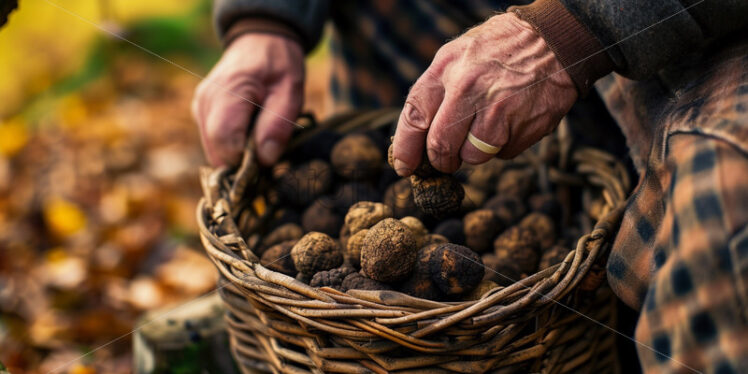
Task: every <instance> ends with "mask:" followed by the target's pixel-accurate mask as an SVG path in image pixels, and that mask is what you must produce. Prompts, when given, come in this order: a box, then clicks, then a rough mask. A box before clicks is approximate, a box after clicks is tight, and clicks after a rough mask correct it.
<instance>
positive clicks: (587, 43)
mask: <svg viewBox="0 0 748 374" xmlns="http://www.w3.org/2000/svg"><path fill="white" fill-rule="evenodd" d="M509 11H511V12H514V13H515V14H516V15H517V17H519V18H520V19H522V20H524V21H526V22H528V23H529V24H531V25H532V26H533V27H535V30H536V31H537V32H538V33H539V34H540V36H542V37H543V39H545V41H546V43H548V46H549V47H550V48H551V50H552V51H553V53H555V54H556V57H557V58H558V60H559V62H561V65H562V66H563V67H564V68H565V69H566V72H567V73H569V76H571V79H572V80H573V81H574V84H575V85H576V87H577V90H578V91H579V95H580V96H585V95H587V92H589V90H590V87H592V85H593V84H594V83H595V81H596V80H598V79H600V78H601V77H603V76H605V75H607V74H608V73H610V72H611V71H613V67H614V66H613V61H611V59H610V57H608V54H607V53H606V52H605V51H604V50H603V46H602V44H600V42H599V41H598V40H597V38H595V37H594V36H593V35H592V33H590V31H589V30H588V29H587V27H585V26H584V25H583V24H582V23H581V22H579V21H578V20H577V19H576V18H574V15H572V14H571V13H570V12H569V11H568V10H567V9H566V8H565V7H564V6H563V4H561V2H560V1H559V0H536V1H535V2H533V3H532V4H529V5H524V6H518V7H511V8H509Z"/></svg>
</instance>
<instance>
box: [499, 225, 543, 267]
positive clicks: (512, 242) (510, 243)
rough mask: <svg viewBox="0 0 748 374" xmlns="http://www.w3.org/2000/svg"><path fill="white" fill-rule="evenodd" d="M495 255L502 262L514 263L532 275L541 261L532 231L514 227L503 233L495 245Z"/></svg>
mask: <svg viewBox="0 0 748 374" xmlns="http://www.w3.org/2000/svg"><path fill="white" fill-rule="evenodd" d="M493 247H494V253H496V256H497V257H499V259H500V260H501V261H505V262H507V263H513V264H515V265H516V266H517V268H518V269H519V270H520V271H521V272H523V273H525V274H532V273H533V272H535V269H537V267H538V260H539V259H540V258H539V257H540V256H539V254H538V250H537V243H536V241H535V238H534V235H533V233H532V231H530V230H528V229H525V228H522V227H519V226H513V227H510V228H508V229H507V230H506V231H504V232H503V233H501V235H499V236H498V237H497V238H496V240H495V241H494V243H493Z"/></svg>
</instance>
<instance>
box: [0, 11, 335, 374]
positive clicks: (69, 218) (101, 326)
mask: <svg viewBox="0 0 748 374" xmlns="http://www.w3.org/2000/svg"><path fill="white" fill-rule="evenodd" d="M210 8H211V4H210V1H209V0H179V1H178V0H158V1H146V0H97V1H94V0H66V1H64V2H62V1H60V2H57V1H54V0H49V1H47V0H21V2H20V4H19V9H18V10H17V11H15V12H14V13H12V14H11V16H10V19H9V22H8V24H7V25H6V26H5V27H4V28H3V29H1V30H0V361H1V362H2V363H4V364H5V365H6V366H7V367H8V369H9V370H10V372H12V373H50V372H53V373H57V372H59V373H75V374H90V373H128V372H130V371H131V370H132V356H131V341H130V336H125V337H124V338H122V339H119V340H116V341H114V342H112V343H111V344H109V345H106V346H104V347H103V348H101V349H97V350H95V349H96V348H98V347H100V346H101V345H102V344H106V343H108V342H110V341H112V340H113V339H117V338H119V337H121V336H123V335H124V334H127V333H128V332H130V331H131V330H132V329H133V328H134V327H135V322H136V320H137V318H138V316H140V315H141V314H142V313H143V312H144V311H146V310H150V309H154V308H159V307H164V306H168V305H171V304H173V303H179V302H182V301H185V300H188V299H192V298H195V297H197V296H199V295H201V294H205V293H207V292H210V291H211V290H212V289H213V288H214V287H215V281H216V271H215V270H214V268H213V265H212V264H211V263H210V262H209V260H207V258H206V257H205V256H204V255H203V253H202V249H201V247H200V243H199V240H198V238H197V234H196V230H197V229H196V225H195V218H194V211H195V206H196V204H197V200H198V199H199V197H200V189H199V183H198V177H197V172H198V167H199V166H200V165H203V164H204V163H205V161H204V158H203V155H202V150H201V149H200V142H199V137H198V133H197V128H196V126H195V124H194V123H193V121H192V118H191V116H190V112H189V106H190V100H191V98H192V92H193V90H194V88H195V86H196V85H197V84H198V82H199V80H200V78H199V77H196V76H194V75H192V74H190V73H189V72H187V71H184V70H182V69H180V68H178V67H176V66H174V65H172V64H170V63H169V62H167V61H164V60H162V59H160V58H158V57H156V56H154V55H151V54H149V53H147V52H145V51H143V50H142V49H140V48H138V47H136V46H134V45H132V44H130V43H128V42H125V41H122V40H120V39H118V38H116V37H114V36H112V35H110V34H108V33H106V32H104V31H102V30H100V29H99V28H97V26H99V27H101V28H104V29H106V30H109V31H111V32H112V33H115V34H117V35H122V36H123V37H125V38H127V39H128V40H130V41H132V42H133V43H134V44H137V45H138V46H140V47H142V48H145V49H147V50H149V51H151V52H153V53H155V54H157V55H159V56H162V57H164V58H165V59H168V60H169V61H173V62H175V63H177V64H179V65H181V66H184V67H185V68H186V69H188V70H190V71H192V72H194V73H196V74H197V75H201V76H204V75H206V74H207V73H208V71H209V70H210V67H211V66H212V65H213V64H214V63H215V61H217V59H218V58H219V57H220V45H219V43H218V42H217V40H216V37H215V34H214V32H213V30H212V25H211V21H210ZM307 62H308V65H307V69H308V72H313V73H309V74H308V76H309V79H308V81H307V86H306V88H305V90H306V92H305V95H306V103H305V107H306V110H307V111H312V112H314V113H315V114H316V115H317V116H318V117H324V116H325V115H326V114H328V111H329V109H328V108H329V105H328V102H329V100H328V97H327V95H326V94H325V92H326V88H327V86H326V84H327V83H326V82H327V76H328V75H327V74H328V73H327V72H328V71H329V66H328V65H329V61H328V59H327V51H326V50H325V48H318V49H317V50H316V51H315V52H314V53H313V54H312V55H311V56H310V57H308V61H307ZM88 352H90V354H89V355H87V356H85V357H84V358H83V359H80V360H76V359H77V358H78V357H79V356H80V355H82V354H85V353H88Z"/></svg>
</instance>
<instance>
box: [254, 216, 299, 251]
mask: <svg viewBox="0 0 748 374" xmlns="http://www.w3.org/2000/svg"><path fill="white" fill-rule="evenodd" d="M302 236H304V230H303V229H302V228H301V227H300V226H299V225H297V224H295V223H286V224H283V225H280V226H278V227H276V228H275V229H274V230H273V231H271V232H270V233H269V234H267V235H265V238H264V239H263V240H262V246H261V247H260V255H262V253H264V251H265V250H267V249H268V248H270V247H272V246H273V245H276V244H278V243H281V242H285V241H288V240H294V241H295V240H299V239H300V238H301V237H302Z"/></svg>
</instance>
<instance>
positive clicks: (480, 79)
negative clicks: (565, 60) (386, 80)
mask: <svg viewBox="0 0 748 374" xmlns="http://www.w3.org/2000/svg"><path fill="white" fill-rule="evenodd" d="M576 99H577V91H576V88H575V86H574V83H573V81H572V80H571V77H570V76H569V74H568V73H566V71H564V70H563V66H562V65H561V63H560V62H559V61H558V59H557V58H556V56H555V55H554V54H553V51H551V49H550V48H549V47H548V45H547V44H546V42H545V40H543V38H542V37H541V36H540V35H539V34H538V33H537V32H536V31H535V30H534V29H533V28H532V26H531V25H530V24H529V23H526V22H525V21H522V20H520V19H519V18H518V17H517V16H516V15H514V14H513V13H506V14H500V15H497V16H494V17H492V18H490V19H488V20H487V21H486V22H485V23H483V24H481V25H479V26H476V27H475V28H473V29H471V30H470V31H468V32H466V33H465V34H463V35H462V36H460V37H459V38H457V39H455V40H453V41H451V42H449V43H447V44H445V45H444V46H442V47H441V48H440V49H439V51H438V52H437V53H436V56H435V57H434V60H433V61H432V63H431V66H429V68H428V69H427V70H426V72H425V73H424V74H423V75H421V77H420V78H419V79H418V80H417V81H416V83H415V84H414V85H413V87H412V88H411V90H410V93H409V94H408V98H407V99H406V101H405V106H404V107H403V111H402V113H401V114H400V119H399V121H398V124H397V130H396V132H395V139H394V145H393V156H394V158H395V171H397V173H398V174H399V175H401V176H407V175H410V174H411V173H412V171H413V170H414V169H415V168H416V167H417V166H418V165H419V163H420V162H421V157H422V154H423V149H424V146H425V147H426V150H427V155H428V158H429V161H431V164H432V165H433V166H434V167H435V168H436V169H438V170H440V171H442V172H445V173H452V172H454V171H455V170H457V169H458V168H459V167H460V164H461V163H462V161H464V162H467V163H470V164H480V163H483V162H486V161H488V160H489V159H490V158H491V157H494V155H492V154H488V153H484V152H483V151H481V150H479V149H478V148H476V147H475V146H474V145H473V144H471V143H470V142H469V141H467V140H466V139H467V135H468V132H470V133H472V134H473V135H474V136H475V137H476V138H478V139H480V140H482V141H483V142H485V143H488V144H489V145H492V146H495V147H500V148H501V151H500V152H498V156H499V157H502V158H511V157H514V156H516V155H517V154H519V153H520V152H522V151H523V150H525V149H526V148H527V147H529V146H531V145H532V144H534V143H535V142H537V141H538V140H540V139H541V138H542V137H543V136H545V135H547V134H548V133H550V132H551V131H553V129H554V128H555V127H556V126H557V125H558V123H559V121H560V120H561V118H562V117H563V116H564V115H565V114H566V113H567V112H568V111H569V109H570V108H571V106H572V104H573V103H574V101H576Z"/></svg>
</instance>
